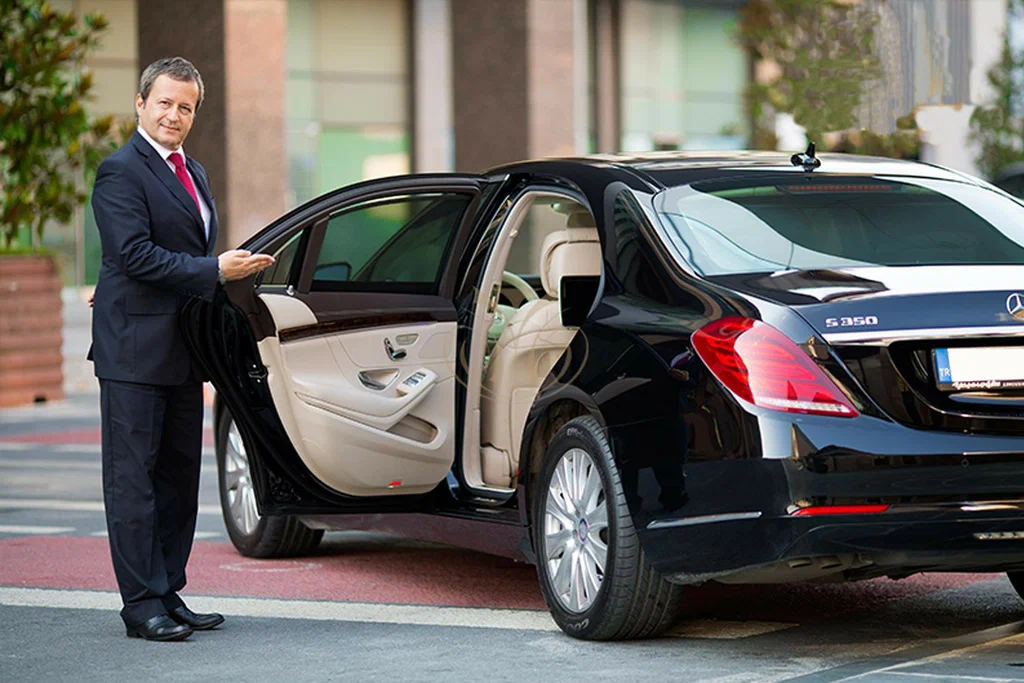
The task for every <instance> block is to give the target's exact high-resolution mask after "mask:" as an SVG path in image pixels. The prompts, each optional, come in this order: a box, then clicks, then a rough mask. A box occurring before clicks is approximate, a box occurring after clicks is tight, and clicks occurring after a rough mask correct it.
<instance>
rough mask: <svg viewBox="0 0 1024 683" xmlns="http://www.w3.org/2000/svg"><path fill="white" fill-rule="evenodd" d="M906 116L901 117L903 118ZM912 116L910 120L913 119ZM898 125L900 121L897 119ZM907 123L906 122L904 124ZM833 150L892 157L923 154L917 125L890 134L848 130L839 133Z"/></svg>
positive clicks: (918, 156)
mask: <svg viewBox="0 0 1024 683" xmlns="http://www.w3.org/2000/svg"><path fill="white" fill-rule="evenodd" d="M905 118H906V117H901V120H903V119H905ZM913 120H914V119H913V116H912V115H911V116H910V121H913ZM897 125H898V126H899V125H900V122H899V121H897ZM904 125H906V124H904ZM900 127H901V128H902V126H900ZM829 150H830V151H832V152H848V153H850V154H866V155H868V156H873V157H889V158H891V159H919V158H920V156H921V138H920V137H919V136H918V134H917V127H916V126H912V129H909V130H898V131H896V132H895V133H890V134H888V135H886V134H883V133H875V132H872V131H870V130H866V129H861V130H847V131H843V132H842V133H841V134H840V135H839V139H838V141H837V142H835V143H833V144H832V145H831V146H830V148H829Z"/></svg>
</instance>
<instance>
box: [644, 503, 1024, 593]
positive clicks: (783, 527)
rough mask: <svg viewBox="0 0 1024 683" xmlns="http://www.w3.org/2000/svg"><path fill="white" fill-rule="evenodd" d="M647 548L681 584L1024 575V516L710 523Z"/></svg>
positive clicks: (661, 531)
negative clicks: (948, 574)
mask: <svg viewBox="0 0 1024 683" xmlns="http://www.w3.org/2000/svg"><path fill="white" fill-rule="evenodd" d="M999 534H1002V535H1007V534H1016V535H1018V536H1019V538H1001V537H999V536H997V535H999ZM644 548H645V551H646V552H647V555H648V558H649V560H650V561H651V563H652V564H653V565H654V566H655V567H656V568H657V569H658V570H659V571H660V572H662V573H663V574H665V575H667V576H669V577H672V578H673V579H675V580H677V581H679V582H683V583H695V582H699V581H704V580H708V579H719V580H725V581H732V582H737V583H746V582H753V583H760V582H782V581H786V580H794V581H795V580H803V579H808V578H820V577H822V576H835V575H841V576H842V578H848V579H855V578H872V577H876V576H893V577H900V576H906V575H909V574H914V573H916V572H921V571H972V572H982V571H992V572H997V571H998V572H1001V571H1010V570H1024V510H1015V511H1012V512H1006V513H1001V514H998V515H997V514H993V513H991V512H963V511H959V512H958V513H954V512H950V511H946V510H936V511H935V512H927V511H916V512H904V511H900V510H899V509H897V508H893V509H890V510H889V511H887V512H884V513H879V514H873V515H835V516H832V515H830V516H823V517H810V518H799V517H788V516H779V517H774V518H765V517H760V518H757V519H746V520H735V521H721V522H714V521H711V522H707V523H700V524H694V525H687V526H679V527H672V526H663V527H656V528H654V529H648V530H646V534H645V539H644Z"/></svg>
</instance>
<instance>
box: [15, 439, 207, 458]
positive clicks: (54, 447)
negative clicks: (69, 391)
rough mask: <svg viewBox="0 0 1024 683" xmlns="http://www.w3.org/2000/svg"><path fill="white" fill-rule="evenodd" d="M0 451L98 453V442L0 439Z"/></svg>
mask: <svg viewBox="0 0 1024 683" xmlns="http://www.w3.org/2000/svg"><path fill="white" fill-rule="evenodd" d="M0 451H16V452H17V451H36V452H43V453H78V454H93V453H94V454H96V455H99V453H100V445H99V444H98V443H40V442H37V441H0ZM214 455H215V451H214V450H213V449H212V448H204V449H203V457H213V456H214Z"/></svg>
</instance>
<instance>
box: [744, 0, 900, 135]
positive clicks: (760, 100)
mask: <svg viewBox="0 0 1024 683" xmlns="http://www.w3.org/2000/svg"><path fill="white" fill-rule="evenodd" d="M877 21H878V18H877V15H876V14H875V13H874V12H873V11H871V10H870V9H869V8H868V7H865V6H864V5H862V4H860V3H855V4H854V3H850V2H848V1H843V0H751V1H750V2H749V3H748V4H747V5H746V6H745V7H744V8H743V9H742V10H741V11H740V18H739V24H738V28H739V40H740V43H741V44H742V45H743V46H744V47H746V48H747V49H748V50H749V51H750V52H751V54H753V55H754V57H755V58H756V59H759V60H762V62H763V63H764V64H765V65H769V66H770V67H771V69H770V70H771V71H773V72H774V73H773V74H772V75H771V76H770V77H769V78H767V79H762V82H754V83H752V84H751V85H750V87H749V89H748V91H747V106H748V107H749V111H750V113H751V116H752V118H753V120H754V124H755V132H754V135H753V138H752V141H751V143H752V146H756V147H760V148H770V149H774V148H775V142H776V141H775V136H774V133H773V129H774V123H773V120H772V118H771V113H772V112H775V111H777V112H788V113H791V114H793V118H794V120H795V121H796V122H797V123H798V124H800V125H801V126H803V127H804V128H805V129H806V131H807V137H808V139H809V140H815V141H820V140H821V139H822V134H823V133H825V132H828V131H838V130H845V129H848V128H852V127H854V126H855V125H856V123H857V122H856V119H855V118H854V112H855V110H856V109H857V106H858V105H859V104H860V100H861V89H862V87H863V86H864V84H865V83H866V82H869V81H871V80H873V79H876V78H878V76H879V74H880V67H879V62H878V58H877V57H875V55H874V52H873V51H872V45H873V41H874V29H875V24H876V23H877Z"/></svg>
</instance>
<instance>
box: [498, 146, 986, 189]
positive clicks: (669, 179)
mask: <svg viewBox="0 0 1024 683" xmlns="http://www.w3.org/2000/svg"><path fill="white" fill-rule="evenodd" d="M791 156H792V155H791V154H789V153H785V152H762V151H749V150H738V151H708V152H676V151H673V152H644V153H618V154H592V155H589V156H580V157H564V158H547V159H537V160H532V161H522V162H517V163H513V164H505V165H503V166H499V167H497V168H494V169H491V171H490V173H515V172H533V173H538V172H541V173H542V172H544V170H545V169H547V170H550V171H551V172H559V171H561V172H564V171H565V170H567V167H569V168H571V167H572V166H577V167H578V169H579V172H581V173H585V172H587V170H588V169H589V170H591V172H594V171H598V172H602V171H603V172H604V173H606V174H608V175H609V176H611V177H610V178H609V180H611V179H612V177H614V176H619V179H622V180H626V179H627V178H628V177H632V178H634V179H635V178H636V177H638V176H639V177H640V178H642V179H643V180H645V181H646V182H647V183H648V184H650V185H651V186H652V189H663V188H668V187H676V186H679V185H687V184H689V183H693V182H698V181H701V180H715V179H724V178H730V177H737V176H740V175H748V174H751V173H762V172H780V173H802V172H803V169H802V168H801V167H800V166H794V165H793V163H792V162H791V161H790V157H791ZM817 157H818V158H819V159H821V166H820V167H819V168H818V169H816V170H815V171H813V173H814V174H815V175H823V174H843V175H873V176H875V175H886V176H889V175H891V176H912V177H918V178H935V179H939V180H954V181H960V182H970V183H977V182H979V181H978V179H977V178H974V177H971V176H969V175H966V174H963V173H959V172H957V171H954V170H951V169H948V168H944V167H942V166H937V165H935V164H930V163H924V162H919V161H909V160H903V159H889V158H885V157H872V156H861V155H855V154H841V153H833V152H830V153H823V154H818V155H817Z"/></svg>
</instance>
